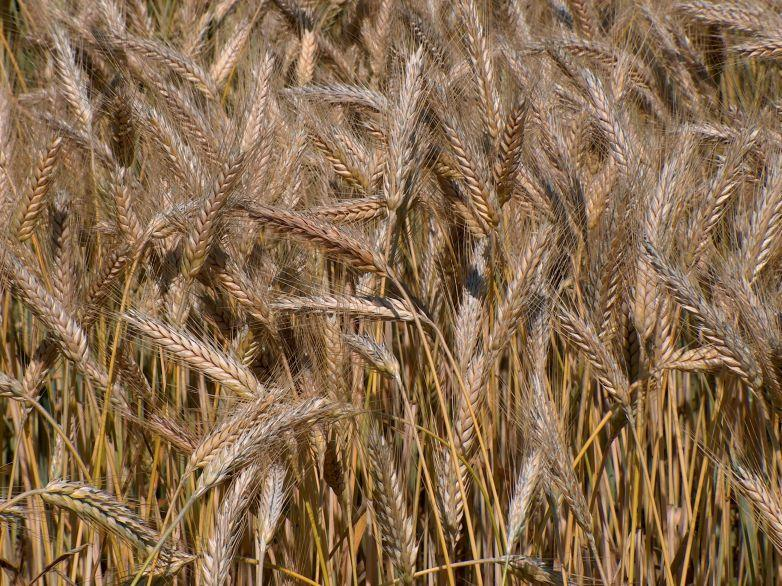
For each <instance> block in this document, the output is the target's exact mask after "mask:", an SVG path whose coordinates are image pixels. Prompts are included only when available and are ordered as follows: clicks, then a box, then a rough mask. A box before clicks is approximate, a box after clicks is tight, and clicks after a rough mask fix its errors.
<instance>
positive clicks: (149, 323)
mask: <svg viewBox="0 0 782 586" xmlns="http://www.w3.org/2000/svg"><path fill="white" fill-rule="evenodd" d="M125 319H126V320H127V322H128V323H129V324H130V326H131V327H133V328H134V329H135V330H137V331H138V332H140V333H142V334H144V335H145V336H147V337H149V338H150V339H151V340H152V341H154V342H155V343H156V344H159V345H160V346H161V347H162V348H165V349H166V350H168V351H169V352H171V353H172V354H173V355H174V356H176V357H177V358H179V359H180V360H182V361H183V362H184V363H185V364H187V365H188V366H190V367H192V368H195V369H196V370H198V371H200V372H203V373H204V374H205V375H207V376H209V377H210V378H212V379H214V380H215V381H217V382H218V383H220V384H221V385H223V386H224V387H226V388H228V389H231V390H232V391H233V392H235V393H236V394H237V395H239V396H240V397H242V398H245V399H249V400H252V399H255V398H257V397H262V396H266V395H267V394H268V389H267V388H266V387H264V385H262V384H261V383H260V382H258V379H256V378H255V376H254V375H253V374H252V373H251V372H250V370H249V369H248V368H247V367H246V366H244V365H243V364H242V363H241V362H240V361H239V360H237V359H236V358H234V357H232V356H229V355H227V354H225V353H223V352H221V351H220V350H218V349H217V348H214V347H212V346H211V345H209V344H207V343H206V342H203V341H200V340H197V339H195V338H194V337H193V336H191V335H190V334H188V333H186V332H183V331H180V330H178V329H176V328H174V327H173V326H170V325H168V324H165V323H163V322H161V321H158V320H156V319H153V318H151V317H147V316H144V315H141V314H140V313H138V312H136V311H133V310H131V311H129V312H127V313H126V314H125Z"/></svg>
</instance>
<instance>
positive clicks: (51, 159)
mask: <svg viewBox="0 0 782 586" xmlns="http://www.w3.org/2000/svg"><path fill="white" fill-rule="evenodd" d="M61 148H62V137H61V136H55V137H54V138H53V139H52V141H51V143H50V144H49V148H48V149H47V150H46V153H44V155H43V156H42V157H41V159H40V160H39V161H38V165H37V166H36V169H35V175H34V176H33V179H32V184H31V186H30V188H29V190H25V198H24V203H23V205H22V206H21V216H20V217H19V227H18V228H17V230H16V237H17V238H18V239H19V240H20V241H21V242H24V241H25V240H27V239H28V238H30V237H31V236H32V235H33V230H34V229H35V226H36V223H37V221H38V218H39V217H40V215H41V211H42V210H43V209H44V207H45V204H46V196H47V195H48V193H49V190H50V189H51V185H52V180H53V175H54V170H55V167H56V164H57V160H58V158H59V154H60V150H61Z"/></svg>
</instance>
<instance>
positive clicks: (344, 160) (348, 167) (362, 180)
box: [311, 130, 370, 192]
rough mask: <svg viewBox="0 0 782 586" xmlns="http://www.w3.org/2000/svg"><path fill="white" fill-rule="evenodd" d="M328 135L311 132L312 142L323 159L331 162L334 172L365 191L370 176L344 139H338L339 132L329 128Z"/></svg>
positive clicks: (346, 181)
mask: <svg viewBox="0 0 782 586" xmlns="http://www.w3.org/2000/svg"><path fill="white" fill-rule="evenodd" d="M328 134H329V136H328V138H327V134H326V133H325V132H323V133H318V132H313V133H312V135H311V139H312V143H313V144H314V145H315V147H316V148H317V149H318V150H319V151H320V152H321V153H323V156H324V157H325V159H326V160H327V161H328V162H329V163H330V164H331V168H332V169H333V170H334V173H336V175H337V176H338V177H339V178H340V179H342V180H343V181H345V183H347V184H348V185H350V186H351V187H355V188H357V189H360V190H361V191H363V192H367V191H368V190H369V186H370V178H369V177H368V176H367V174H366V173H365V169H364V165H363V164H362V161H360V160H358V159H357V158H356V157H355V156H354V155H353V153H352V152H351V150H350V149H349V148H347V145H346V144H345V143H344V141H340V140H339V133H338V132H337V131H336V130H330V131H329V133H328Z"/></svg>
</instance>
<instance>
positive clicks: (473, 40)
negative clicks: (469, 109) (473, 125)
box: [459, 0, 502, 141]
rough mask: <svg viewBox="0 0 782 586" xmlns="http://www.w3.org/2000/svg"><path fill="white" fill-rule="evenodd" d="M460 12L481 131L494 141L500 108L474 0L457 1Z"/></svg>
mask: <svg viewBox="0 0 782 586" xmlns="http://www.w3.org/2000/svg"><path fill="white" fill-rule="evenodd" d="M459 9H460V11H461V13H462V19H463V21H464V25H465V35H466V45H467V54H468V55H469V57H470V65H471V66H472V69H473V72H474V75H475V77H476V78H477V80H478V88H477V89H478V99H479V102H480V104H481V114H482V118H483V125H484V130H485V131H486V132H487V133H488V134H489V136H490V137H491V138H492V141H496V140H497V136H498V135H499V129H500V125H501V119H502V109H501V106H500V99H499V95H498V93H497V87H496V85H495V79H494V63H493V61H492V55H491V52H490V48H489V38H488V35H487V33H486V29H485V28H484V26H483V23H482V22H481V17H480V14H479V13H478V6H477V4H476V2H475V1H474V0H460V1H459Z"/></svg>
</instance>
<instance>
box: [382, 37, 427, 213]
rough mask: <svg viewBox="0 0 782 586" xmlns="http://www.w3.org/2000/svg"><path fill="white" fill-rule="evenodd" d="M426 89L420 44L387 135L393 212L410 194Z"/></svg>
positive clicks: (386, 185)
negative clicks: (419, 120) (422, 100)
mask: <svg viewBox="0 0 782 586" xmlns="http://www.w3.org/2000/svg"><path fill="white" fill-rule="evenodd" d="M423 92H424V78H423V51H422V49H421V48H420V47H419V49H418V50H417V51H416V52H415V53H413V54H412V55H411V56H410V58H409V59H408V61H407V65H406V66H405V76H404V80H403V82H402V87H401V88H400V90H399V98H398V101H397V103H396V107H395V109H394V110H393V118H392V121H393V123H392V126H391V132H390V134H389V137H388V155H387V157H386V161H385V162H386V168H385V173H384V175H383V195H384V196H385V198H386V202H387V205H388V209H389V211H390V212H391V213H393V212H395V211H396V210H397V208H399V207H400V206H401V205H402V204H403V203H404V201H405V200H406V199H407V198H408V197H409V196H410V190H411V187H412V183H413V180H414V178H413V176H412V175H413V173H414V171H415V167H414V165H413V161H414V156H415V152H416V148H417V147H418V142H419V141H420V137H419V125H418V119H419V111H420V102H421V98H422V95H423Z"/></svg>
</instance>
